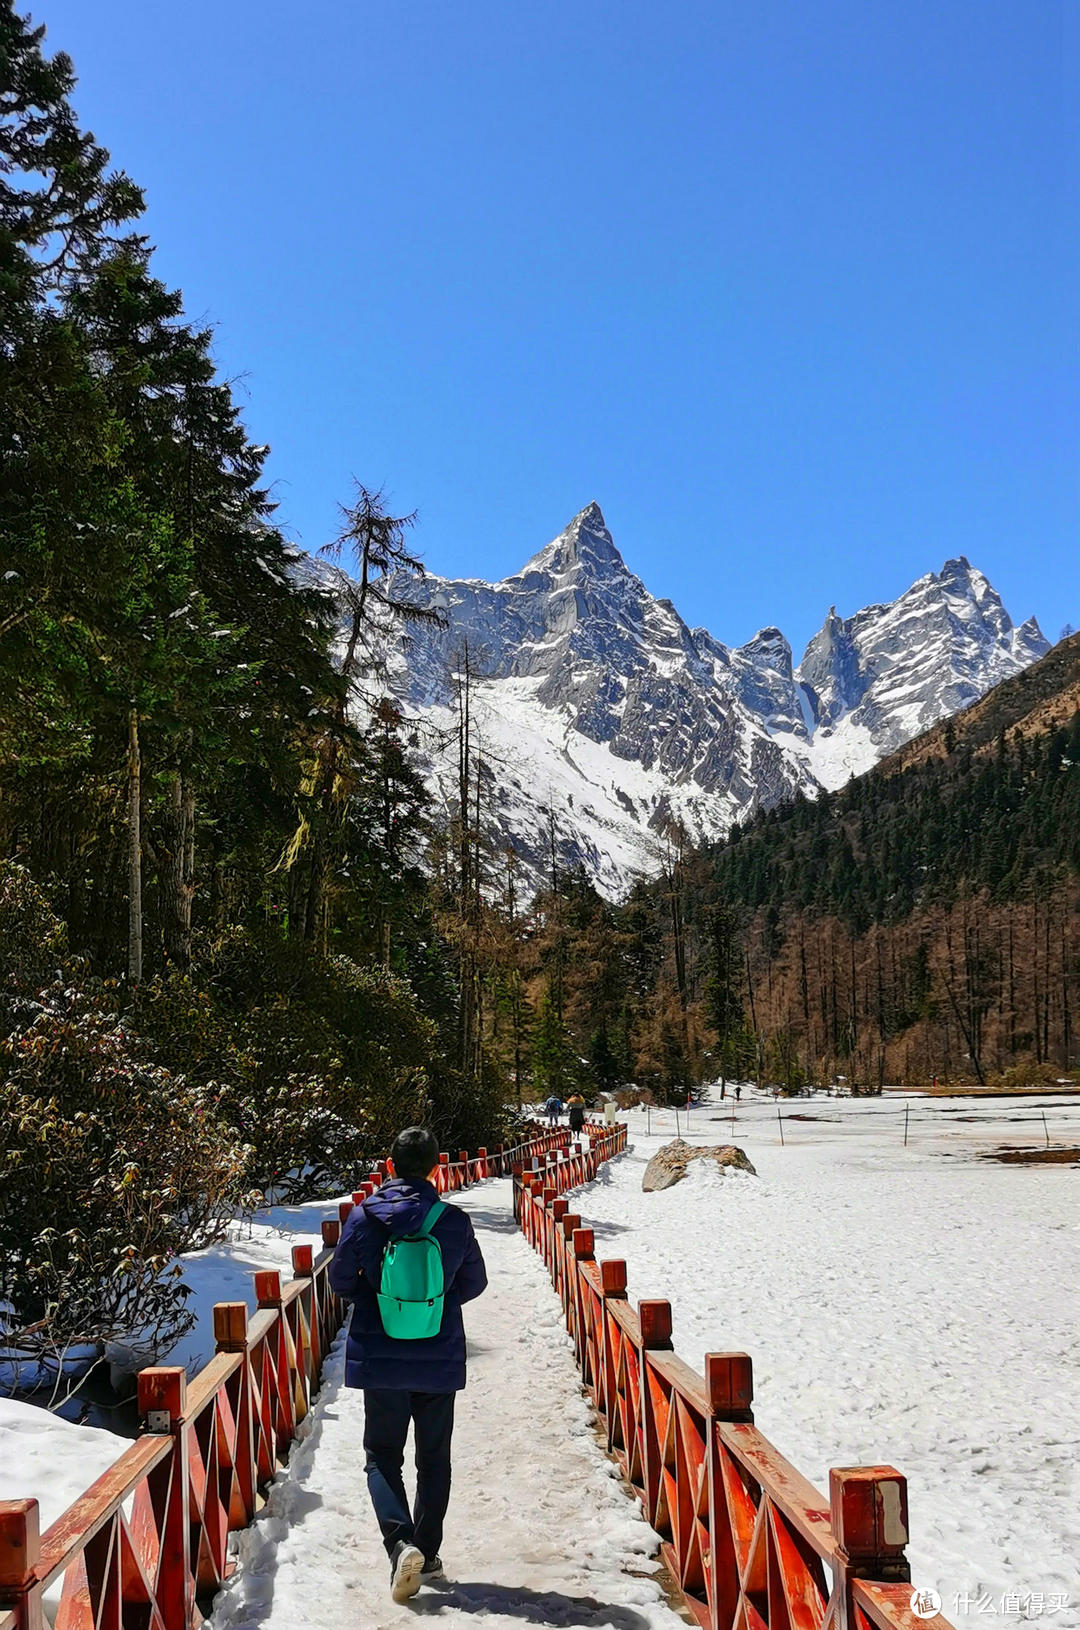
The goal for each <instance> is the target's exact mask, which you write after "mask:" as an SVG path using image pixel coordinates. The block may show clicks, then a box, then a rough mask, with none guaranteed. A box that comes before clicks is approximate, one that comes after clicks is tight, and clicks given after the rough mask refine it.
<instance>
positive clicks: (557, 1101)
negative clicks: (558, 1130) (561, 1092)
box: [544, 1094, 562, 1126]
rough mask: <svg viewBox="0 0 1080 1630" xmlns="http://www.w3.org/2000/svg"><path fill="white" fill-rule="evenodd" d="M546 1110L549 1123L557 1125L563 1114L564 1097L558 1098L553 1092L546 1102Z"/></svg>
mask: <svg viewBox="0 0 1080 1630" xmlns="http://www.w3.org/2000/svg"><path fill="white" fill-rule="evenodd" d="M544 1112H545V1113H546V1115H547V1118H548V1124H549V1125H550V1126H555V1125H557V1123H558V1119H559V1116H560V1115H561V1114H562V1099H561V1098H556V1097H555V1096H554V1094H553V1095H552V1096H551V1097H550V1098H549V1099H548V1100H547V1101H546V1103H545V1104H544Z"/></svg>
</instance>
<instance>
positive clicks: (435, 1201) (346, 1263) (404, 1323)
mask: <svg viewBox="0 0 1080 1630" xmlns="http://www.w3.org/2000/svg"><path fill="white" fill-rule="evenodd" d="M390 1163H391V1166H392V1169H393V1179H392V1181H391V1182H388V1183H384V1184H383V1185H382V1187H381V1188H379V1189H376V1191H375V1193H374V1194H372V1195H370V1196H369V1197H368V1199H366V1200H365V1201H364V1202H363V1204H362V1205H359V1206H356V1207H354V1209H353V1211H352V1214H351V1216H350V1217H349V1220H348V1222H347V1223H346V1224H345V1227H344V1229H343V1230H342V1235H341V1240H340V1242H339V1244H338V1248H337V1250H336V1251H335V1253H334V1260H333V1262H332V1263H331V1264H330V1283H331V1285H332V1286H333V1288H334V1289H335V1290H336V1291H337V1293H338V1295H339V1296H346V1297H349V1298H351V1299H352V1302H353V1312H352V1320H351V1323H350V1325H349V1338H348V1342H347V1344H346V1348H345V1385H346V1386H347V1387H362V1388H363V1392H364V1449H365V1451H366V1454H365V1469H366V1472H367V1482H368V1492H369V1493H370V1495H371V1503H372V1505H373V1506H374V1507H375V1515H376V1517H377V1518H378V1520H379V1527H380V1529H381V1530H382V1537H383V1544H384V1545H385V1546H386V1550H387V1554H388V1555H389V1557H390V1594H391V1596H392V1597H393V1598H394V1601H395V1602H405V1601H408V1599H409V1597H410V1596H415V1595H416V1592H417V1591H418V1590H419V1589H420V1584H421V1581H422V1580H423V1579H424V1578H430V1577H433V1576H434V1575H435V1574H438V1573H441V1572H442V1562H441V1560H440V1558H439V1546H440V1545H441V1544H442V1532H443V1518H444V1517H445V1516H446V1507H447V1505H448V1503H449V1500H450V1435H451V1433H452V1431H453V1428H454V1394H455V1393H456V1392H460V1391H461V1389H462V1388H463V1387H464V1385H465V1327H464V1324H463V1323H462V1318H461V1306H462V1303H463V1302H471V1301H472V1299H473V1297H474V1296H479V1295H480V1293H481V1292H482V1291H483V1290H484V1289H485V1287H486V1286H487V1270H486V1269H485V1267H484V1259H483V1257H482V1256H481V1254H480V1247H479V1245H478V1244H477V1240H476V1235H475V1234H474V1232H473V1225H472V1221H471V1219H470V1218H469V1217H468V1215H467V1214H466V1213H465V1212H464V1211H459V1210H458V1209H457V1207H456V1206H450V1205H446V1204H445V1203H444V1202H443V1201H442V1200H440V1199H439V1197H438V1195H437V1193H436V1192H435V1184H434V1177H435V1173H436V1170H437V1168H438V1164H439V1146H438V1144H437V1143H436V1141H435V1138H434V1136H433V1135H432V1133H430V1132H429V1131H428V1130H427V1128H426V1127H423V1126H409V1127H406V1129H405V1131H404V1132H399V1133H398V1135H397V1137H396V1138H395V1139H394V1144H393V1147H392V1149H391V1151H390ZM410 1421H412V1423H413V1429H414V1438H415V1443H416V1501H415V1504H414V1507H413V1510H412V1512H411V1513H410V1511H409V1503H408V1499H407V1497H406V1494H405V1484H404V1482H403V1481H402V1477H401V1467H402V1462H403V1460H404V1458H405V1440H406V1438H407V1437H408V1435H409V1422H410Z"/></svg>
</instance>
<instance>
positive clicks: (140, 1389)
mask: <svg viewBox="0 0 1080 1630" xmlns="http://www.w3.org/2000/svg"><path fill="white" fill-rule="evenodd" d="M221 1305H223V1306H227V1305H228V1304H227V1303H223V1304H221ZM244 1311H245V1314H246V1312H247V1310H246V1308H245V1310H244ZM215 1312H216V1309H215ZM214 1333H215V1335H216V1334H217V1330H216V1327H215V1332H214ZM135 1387H136V1396H137V1401H138V1409H139V1415H140V1417H145V1416H146V1415H148V1414H149V1413H150V1411H151V1410H152V1409H159V1410H161V1411H162V1412H163V1413H167V1414H168V1417H169V1421H170V1424H172V1425H175V1424H176V1422H177V1421H182V1420H183V1418H184V1413H185V1411H186V1409H187V1371H186V1370H185V1369H184V1366H183V1365H182V1364H150V1365H147V1367H146V1369H145V1370H140V1371H139V1373H138V1376H137V1377H136V1381H135Z"/></svg>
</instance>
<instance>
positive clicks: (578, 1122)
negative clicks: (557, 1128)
mask: <svg viewBox="0 0 1080 1630" xmlns="http://www.w3.org/2000/svg"><path fill="white" fill-rule="evenodd" d="M566 1108H567V1113H568V1116H569V1120H570V1130H571V1132H580V1131H581V1128H582V1127H583V1126H584V1125H585V1100H584V1098H583V1097H582V1096H581V1094H580V1092H572V1093H571V1094H570V1096H569V1098H568V1099H567V1100H566Z"/></svg>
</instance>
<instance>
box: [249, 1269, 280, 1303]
mask: <svg viewBox="0 0 1080 1630" xmlns="http://www.w3.org/2000/svg"><path fill="white" fill-rule="evenodd" d="M255 1301H256V1302H257V1304H258V1306H259V1307H280V1306H281V1272H280V1270H279V1269H278V1268H259V1269H257V1270H256V1273H255Z"/></svg>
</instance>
